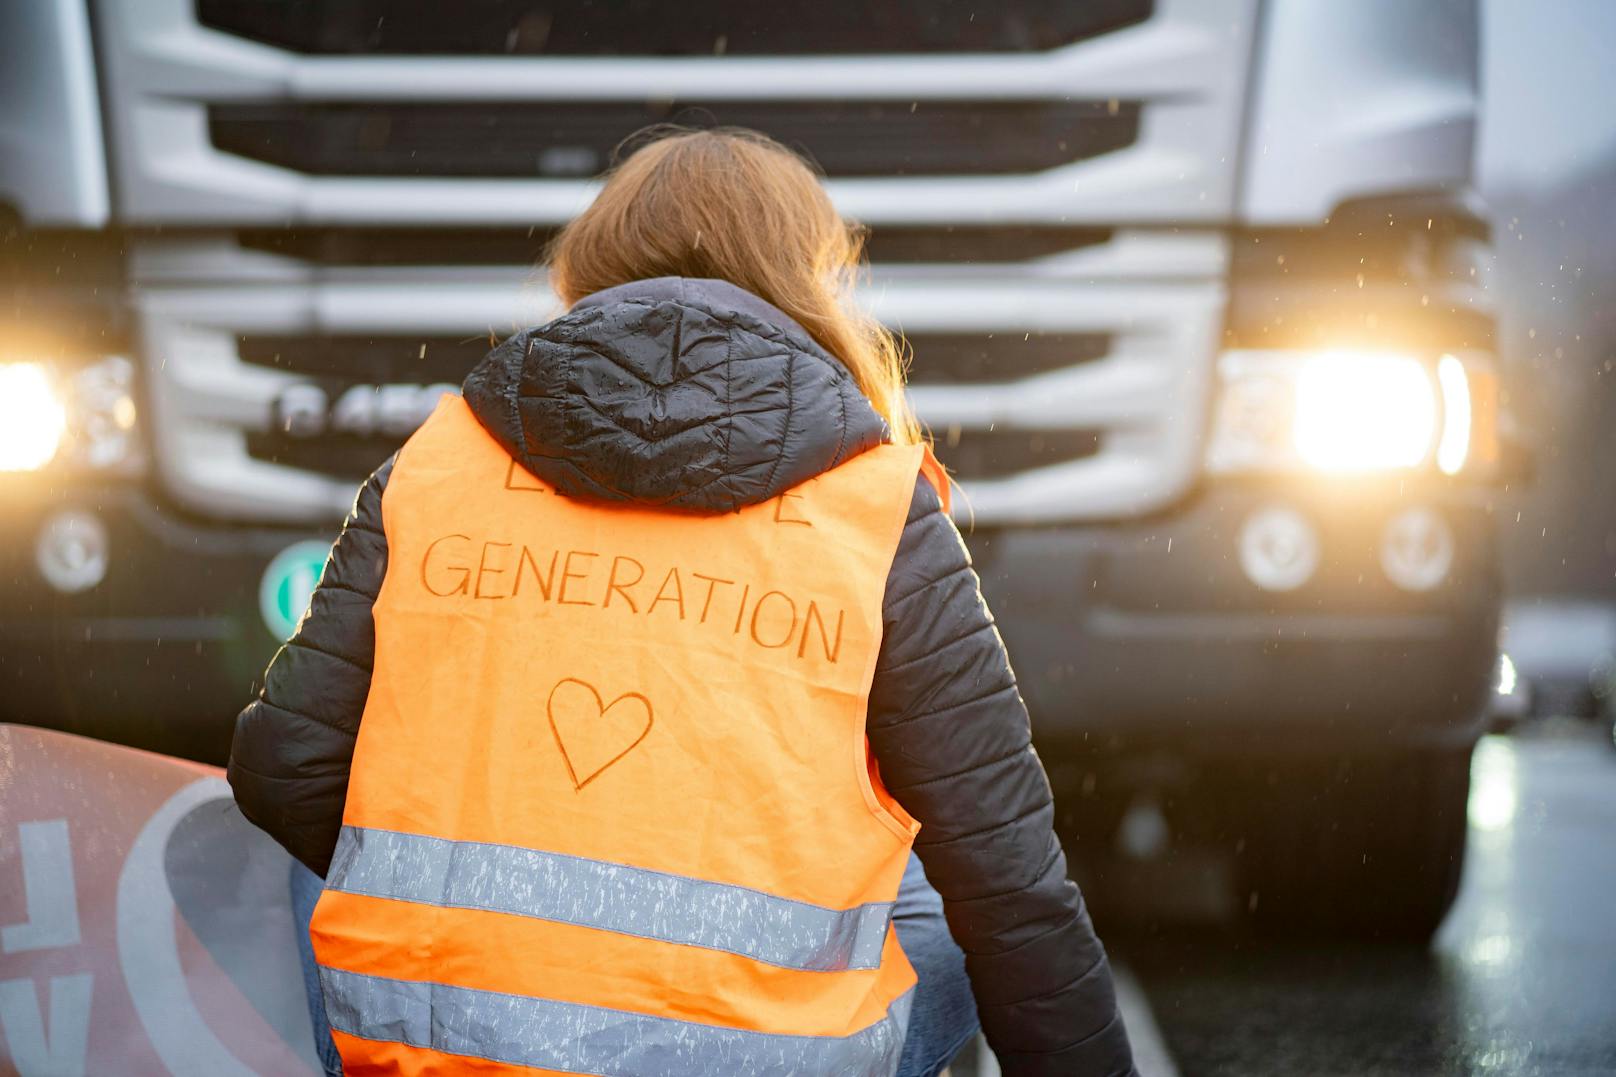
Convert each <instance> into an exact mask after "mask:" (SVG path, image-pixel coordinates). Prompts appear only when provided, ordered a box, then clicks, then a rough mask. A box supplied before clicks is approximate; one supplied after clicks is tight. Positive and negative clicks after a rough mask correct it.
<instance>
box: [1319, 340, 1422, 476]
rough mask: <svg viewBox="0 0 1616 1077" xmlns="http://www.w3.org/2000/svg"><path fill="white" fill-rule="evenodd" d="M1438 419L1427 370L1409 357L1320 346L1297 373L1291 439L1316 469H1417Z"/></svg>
mask: <svg viewBox="0 0 1616 1077" xmlns="http://www.w3.org/2000/svg"><path fill="white" fill-rule="evenodd" d="M1436 423H1437V409H1436V391H1435V389H1434V387H1433V386H1432V384H1431V376H1430V374H1429V373H1428V372H1427V370H1426V368H1425V366H1424V365H1422V364H1421V363H1420V361H1419V360H1417V359H1413V358H1410V357H1409V356H1406V355H1396V354H1391V353H1381V352H1363V353H1360V352H1323V353H1321V354H1318V355H1314V356H1310V357H1309V358H1307V359H1304V360H1303V361H1302V363H1301V367H1300V369H1299V370H1298V371H1297V375H1296V414H1295V419H1294V421H1293V426H1292V429H1291V438H1292V440H1293V442H1294V443H1295V445H1296V453H1297V455H1298V456H1300V457H1301V458H1302V460H1303V462H1305V463H1307V464H1309V465H1311V466H1313V467H1315V468H1318V469H1319V470H1320V471H1380V470H1388V469H1395V468H1411V467H1418V466H1419V465H1420V464H1422V463H1424V461H1425V459H1426V456H1427V455H1428V454H1429V453H1430V451H1431V439H1432V437H1433V436H1434V435H1435V433H1436Z"/></svg>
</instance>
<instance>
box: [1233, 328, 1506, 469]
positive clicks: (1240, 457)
mask: <svg viewBox="0 0 1616 1077" xmlns="http://www.w3.org/2000/svg"><path fill="white" fill-rule="evenodd" d="M1489 370H1490V367H1489V365H1488V363H1487V360H1486V357H1484V356H1472V357H1470V358H1469V359H1461V358H1459V357H1456V356H1453V355H1443V356H1441V357H1440V359H1438V360H1437V361H1436V362H1434V363H1432V362H1428V361H1426V360H1425V359H1423V358H1422V357H1419V356H1415V355H1409V354H1404V353H1401V352H1394V351H1369V350H1352V349H1318V350H1311V349H1242V350H1234V351H1228V352H1225V353H1223V355H1221V356H1220V357H1219V361H1218V380H1219V388H1218V396H1217V400H1216V408H1215V411H1214V414H1213V422H1212V429H1211V434H1210V437H1209V440H1208V444H1207V453H1206V466H1207V469H1208V470H1209V471H1211V472H1213V473H1218V474H1227V473H1232V472H1258V471H1269V472H1297V471H1314V472H1325V473H1329V474H1366V473H1384V472H1389V471H1407V470H1412V469H1415V468H1424V467H1428V466H1430V465H1431V464H1433V463H1434V464H1435V465H1436V467H1435V468H1434V469H1433V470H1435V469H1440V470H1441V471H1442V472H1443V473H1445V474H1448V475H1457V474H1460V473H1461V472H1463V473H1467V474H1468V473H1471V472H1477V471H1478V470H1485V469H1486V468H1487V466H1488V465H1489V462H1490V461H1491V460H1492V459H1493V457H1495V456H1496V453H1494V452H1489V450H1488V444H1489V438H1490V437H1494V436H1495V435H1493V434H1491V433H1490V431H1491V430H1492V429H1493V426H1494V422H1493V418H1492V417H1493V415H1494V414H1495V412H1496V407H1494V406H1493V405H1492V404H1490V403H1489V401H1490V400H1491V399H1492V398H1493V397H1495V396H1496V392H1495V391H1494V392H1492V393H1491V394H1490V393H1489V386H1490V385H1491V382H1490V381H1489V375H1488V371H1489Z"/></svg>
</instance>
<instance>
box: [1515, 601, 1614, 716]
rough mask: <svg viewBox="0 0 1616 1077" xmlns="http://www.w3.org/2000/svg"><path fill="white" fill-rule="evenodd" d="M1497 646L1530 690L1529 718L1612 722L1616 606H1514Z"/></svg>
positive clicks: (1585, 603) (1558, 603) (1588, 603)
mask: <svg viewBox="0 0 1616 1077" xmlns="http://www.w3.org/2000/svg"><path fill="white" fill-rule="evenodd" d="M1499 641H1500V642H1499V645H1500V647H1502V648H1503V653H1505V654H1507V655H1508V656H1509V659H1510V662H1511V663H1512V664H1513V666H1514V669H1515V674H1516V678H1517V680H1518V681H1520V682H1522V683H1524V684H1525V685H1527V686H1528V687H1529V688H1530V690H1531V706H1530V707H1529V708H1528V712H1527V713H1528V716H1529V717H1535V718H1566V717H1571V718H1586V719H1590V720H1593V721H1596V722H1600V723H1602V724H1606V725H1609V724H1610V723H1611V722H1612V721H1613V720H1616V698H1613V697H1616V605H1612V604H1610V603H1605V602H1592V601H1582V602H1575V601H1569V600H1560V601H1552V600H1551V601H1545V600H1541V599H1539V600H1526V601H1520V602H1513V603H1511V604H1510V605H1509V606H1508V607H1507V608H1506V610H1505V614H1504V625H1503V631H1502V632H1501V633H1500V636H1499Z"/></svg>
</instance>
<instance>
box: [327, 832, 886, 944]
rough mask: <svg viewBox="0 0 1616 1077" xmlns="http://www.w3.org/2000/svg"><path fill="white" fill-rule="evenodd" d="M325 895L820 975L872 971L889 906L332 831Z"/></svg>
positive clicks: (506, 850) (473, 845)
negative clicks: (543, 924)
mask: <svg viewBox="0 0 1616 1077" xmlns="http://www.w3.org/2000/svg"><path fill="white" fill-rule="evenodd" d="M325 885H326V888H327V889H329V890H340V891H342V892H344V893H349V894H363V895H366V896H368V897H380V898H392V899H394V900H396V901H415V902H420V903H422V904H425V905H438V906H441V907H443V908H452V909H483V910H486V911H489V912H503V913H512V914H514V915H517V916H532V917H537V918H538V919H541V920H557V921H560V922H562V923H567V924H578V925H580V926H582V927H594V928H600V929H601V930H603V931H619V932H622V933H623V934H625V935H638V936H640V937H642V938H648V939H657V940H660V941H662V942H672V943H679V944H681V945H684V946H704V947H707V948H708V949H712V950H725V951H727V952H729V953H732V954H739V955H741V956H742V957H750V958H752V959H753V960H754V961H764V962H767V963H768V964H770V965H779V966H781V967H782V968H792V969H805V970H812V971H821V972H834V971H838V970H842V969H874V968H879V967H880V965H881V951H882V948H883V947H884V946H885V944H886V936H887V926H888V924H890V923H891V921H892V905H893V903H892V902H890V901H886V902H874V903H871V904H867V905H860V906H858V907H857V908H853V909H827V908H824V907H822V906H819V905H810V904H808V903H806V902H802V901H792V900H791V899H789V898H781V897H775V896H773V895H772V894H765V893H763V892H762V891H760V890H750V889H747V888H746V887H741V886H726V885H724V884H723V883H714V882H707V881H705V880H702V879H690V878H685V877H683V876H679V875H670V874H667V873H666V872H659V871H647V870H645V869H644V868H635V867H629V866H628V865H626V864H611V863H607V862H605V861H601V860H586V859H584V858H583V857H577V856H562V855H560V854H558V853H546V852H541V851H539V850H537V849H518V848H515V847H514V846H510V845H493V844H490V843H487V842H460V841H448V840H445V839H443V838H428V837H422V836H421V835H418V834H399V833H395V832H392V831H387V830H366V829H363V828H360V827H352V826H345V827H343V828H342V834H341V836H340V837H339V838H338V839H337V853H336V856H335V857H334V858H333V859H332V861H331V872H330V874H329V875H328V876H327V877H326V883H325Z"/></svg>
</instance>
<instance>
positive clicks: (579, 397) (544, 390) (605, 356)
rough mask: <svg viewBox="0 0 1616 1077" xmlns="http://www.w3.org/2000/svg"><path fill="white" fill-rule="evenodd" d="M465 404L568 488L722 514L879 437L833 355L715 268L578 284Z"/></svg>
mask: <svg viewBox="0 0 1616 1077" xmlns="http://www.w3.org/2000/svg"><path fill="white" fill-rule="evenodd" d="M464 393H465V399H466V403H467V404H468V405H470V407H471V410H472V412H473V413H474V414H476V416H477V419H478V421H480V422H481V423H482V425H483V426H484V427H485V428H486V429H487V430H488V432H489V433H490V434H492V435H493V436H494V438H495V439H496V440H498V441H499V443H500V444H501V445H503V446H504V447H505V450H506V451H507V452H509V453H510V454H511V455H512V456H513V457H515V458H516V460H517V461H518V462H519V463H520V464H521V465H522V466H523V467H525V468H527V469H528V470H529V471H531V472H532V473H533V474H534V475H536V476H538V477H539V478H540V479H542V480H544V481H545V482H547V483H549V484H550V485H551V486H554V487H555V488H556V489H557V490H559V491H560V492H562V493H563V494H566V495H567V496H569V497H588V498H594V499H597V500H602V501H622V502H632V503H635V504H640V505H649V506H655V507H658V508H666V509H672V510H679V511H686V512H698V513H720V512H733V511H735V510H736V509H739V508H741V507H743V506H746V505H751V504H756V503H757V502H760V501H767V500H768V499H769V498H772V497H775V496H777V495H778V494H780V493H781V492H782V491H785V490H788V489H790V488H791V487H793V486H796V485H797V484H799V483H802V482H805V481H807V480H808V479H811V478H813V477H814V476H815V475H818V474H819V473H820V472H823V471H828V470H830V469H831V468H833V467H836V466H837V465H838V464H840V463H842V462H843V461H845V460H847V459H848V458H849V457H852V456H855V455H857V454H858V453H861V452H864V451H865V450H867V449H870V448H873V447H874V446H876V445H878V444H880V443H881V442H882V441H884V440H885V439H886V437H887V427H886V423H885V422H884V421H883V420H882V419H881V417H880V415H878V414H877V413H876V411H875V409H874V408H873V407H871V406H870V402H869V400H868V399H866V398H865V396H864V394H863V393H862V392H861V391H860V390H859V388H858V385H857V384H856V383H855V382H854V380H853V376H852V375H851V374H850V373H849V372H848V370H847V368H846V367H844V366H843V365H842V364H841V363H840V362H839V361H837V360H836V359H835V358H833V357H832V356H831V355H830V354H829V353H828V352H826V351H825V350H824V349H823V348H821V347H820V346H819V345H818V344H817V343H816V342H815V341H814V339H813V338H812V337H810V336H809V335H808V333H807V332H806V331H805V330H804V329H803V328H802V326H800V325H798V324H797V323H796V322H795V321H794V320H793V319H792V318H791V317H790V316H788V315H787V314H786V313H785V312H784V311H781V310H779V309H777V308H776V307H774V306H772V305H770V304H769V303H766V302H764V301H763V300H762V299H759V298H758V297H757V296H755V295H753V294H752V293H750V292H747V291H745V290H744V289H742V288H739V287H737V286H735V285H733V284H730V283H728V282H727V281H721V280H702V279H692V278H684V277H658V278H656V279H654V280H645V281H635V282H633V283H630V284H623V285H619V286H618V287H615V288H608V289H606V290H605V291H603V292H597V293H595V294H594V295H591V296H587V297H585V298H584V299H581V300H579V301H578V303H577V304H576V305H575V306H574V307H573V308H572V310H570V311H568V312H567V313H566V314H564V315H562V316H561V317H559V318H557V319H555V320H554V321H552V322H550V323H548V324H546V325H542V326H540V327H538V328H537V329H529V330H527V331H525V332H522V333H518V334H517V335H515V336H513V337H511V338H510V339H509V340H507V341H505V342H504V343H503V344H501V345H499V346H498V347H497V348H495V349H494V350H493V351H492V352H490V353H489V354H488V356H487V358H485V359H483V361H482V362H481V363H479V364H478V365H477V366H476V367H475V368H474V369H473V370H472V372H471V374H470V375H469V376H468V377H467V378H466V382H465V386H464Z"/></svg>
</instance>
